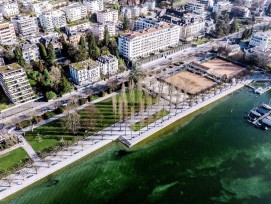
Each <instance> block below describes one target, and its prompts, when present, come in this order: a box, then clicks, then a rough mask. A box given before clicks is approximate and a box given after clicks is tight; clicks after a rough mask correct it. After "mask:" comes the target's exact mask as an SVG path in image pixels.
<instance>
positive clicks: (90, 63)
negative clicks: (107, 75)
mask: <svg viewBox="0 0 271 204" xmlns="http://www.w3.org/2000/svg"><path fill="white" fill-rule="evenodd" d="M95 65H96V62H95V61H93V60H92V59H88V60H85V61H82V62H77V63H72V64H70V67H72V68H74V69H76V70H77V71H80V70H83V69H86V68H91V67H93V66H95Z"/></svg>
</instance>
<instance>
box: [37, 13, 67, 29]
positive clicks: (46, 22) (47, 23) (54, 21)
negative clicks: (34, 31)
mask: <svg viewBox="0 0 271 204" xmlns="http://www.w3.org/2000/svg"><path fill="white" fill-rule="evenodd" d="M39 19H40V24H41V26H42V27H43V28H44V29H45V30H54V29H55V28H61V27H65V26H66V25H67V22H66V17H65V13H64V12H63V11H60V10H54V11H50V12H42V14H41V15H40V17H39Z"/></svg>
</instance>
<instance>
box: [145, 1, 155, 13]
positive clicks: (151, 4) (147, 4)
mask: <svg viewBox="0 0 271 204" xmlns="http://www.w3.org/2000/svg"><path fill="white" fill-rule="evenodd" d="M145 4H146V6H147V7H148V9H149V10H151V11H152V10H154V9H155V1H152V0H149V1H147V2H146V3H145Z"/></svg>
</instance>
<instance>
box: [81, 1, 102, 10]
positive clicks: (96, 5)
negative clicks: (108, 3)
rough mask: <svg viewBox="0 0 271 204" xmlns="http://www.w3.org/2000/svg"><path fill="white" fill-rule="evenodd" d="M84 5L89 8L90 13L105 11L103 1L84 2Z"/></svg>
mask: <svg viewBox="0 0 271 204" xmlns="http://www.w3.org/2000/svg"><path fill="white" fill-rule="evenodd" d="M83 4H84V5H85V6H86V7H87V10H88V12H91V13H96V12H97V11H102V10H104V2H103V0H94V1H91V0H84V1H83Z"/></svg>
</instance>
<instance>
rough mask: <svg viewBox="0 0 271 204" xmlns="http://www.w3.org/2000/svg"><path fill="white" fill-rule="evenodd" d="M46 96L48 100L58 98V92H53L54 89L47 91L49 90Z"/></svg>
mask: <svg viewBox="0 0 271 204" xmlns="http://www.w3.org/2000/svg"><path fill="white" fill-rule="evenodd" d="M45 97H46V98H47V99H48V100H51V99H54V98H56V93H55V92H53V91H47V92H46V93H45Z"/></svg>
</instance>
